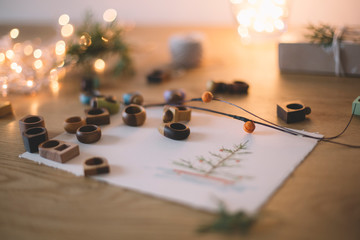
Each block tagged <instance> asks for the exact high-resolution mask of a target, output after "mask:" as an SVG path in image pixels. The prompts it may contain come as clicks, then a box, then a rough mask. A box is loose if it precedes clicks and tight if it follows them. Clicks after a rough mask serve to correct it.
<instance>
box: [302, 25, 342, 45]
mask: <svg viewBox="0 0 360 240" xmlns="http://www.w3.org/2000/svg"><path fill="white" fill-rule="evenodd" d="M307 30H308V31H310V33H309V34H305V37H306V38H308V39H309V40H310V42H311V43H316V44H320V45H321V46H324V47H330V46H331V45H332V42H333V38H334V34H335V27H333V26H330V25H328V24H319V25H318V26H315V25H313V24H309V25H308V26H307ZM339 40H340V41H341V38H340V39H339Z"/></svg>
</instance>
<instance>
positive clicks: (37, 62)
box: [34, 59, 43, 69]
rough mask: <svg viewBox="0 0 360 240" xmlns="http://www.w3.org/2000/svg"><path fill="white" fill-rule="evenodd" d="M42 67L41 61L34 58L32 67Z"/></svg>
mask: <svg viewBox="0 0 360 240" xmlns="http://www.w3.org/2000/svg"><path fill="white" fill-rule="evenodd" d="M42 67H43V62H42V61H41V60H40V59H38V60H36V61H35V62H34V68H35V69H40V68H42Z"/></svg>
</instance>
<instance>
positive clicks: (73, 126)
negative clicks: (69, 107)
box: [64, 116, 86, 133]
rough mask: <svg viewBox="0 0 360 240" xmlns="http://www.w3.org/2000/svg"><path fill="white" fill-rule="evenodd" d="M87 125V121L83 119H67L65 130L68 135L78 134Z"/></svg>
mask: <svg viewBox="0 0 360 240" xmlns="http://www.w3.org/2000/svg"><path fill="white" fill-rule="evenodd" d="M85 124H86V122H85V120H84V119H82V118H81V117H78V116H76V117H69V118H67V119H65V122H64V129H65V131H66V132H68V133H76V130H77V129H78V128H79V127H82V126H84V125H85Z"/></svg>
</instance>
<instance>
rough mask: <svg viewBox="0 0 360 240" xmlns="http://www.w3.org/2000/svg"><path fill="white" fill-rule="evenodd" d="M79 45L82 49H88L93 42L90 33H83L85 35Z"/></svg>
mask: <svg viewBox="0 0 360 240" xmlns="http://www.w3.org/2000/svg"><path fill="white" fill-rule="evenodd" d="M79 43H80V45H81V47H82V48H85V49H86V48H87V47H88V46H90V45H91V43H92V42H91V36H90V35H89V34H88V33H83V35H81V37H80V39H79Z"/></svg>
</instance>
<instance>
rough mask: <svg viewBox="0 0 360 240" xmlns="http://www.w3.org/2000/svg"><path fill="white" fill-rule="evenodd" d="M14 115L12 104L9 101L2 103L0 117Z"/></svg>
mask: <svg viewBox="0 0 360 240" xmlns="http://www.w3.org/2000/svg"><path fill="white" fill-rule="evenodd" d="M10 113H12V107H11V103H10V102H9V101H6V102H0V117H3V116H6V115H8V114H10Z"/></svg>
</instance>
